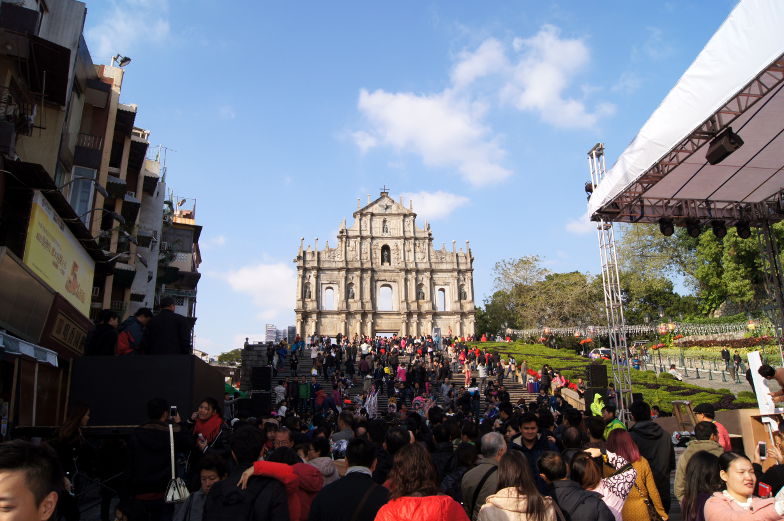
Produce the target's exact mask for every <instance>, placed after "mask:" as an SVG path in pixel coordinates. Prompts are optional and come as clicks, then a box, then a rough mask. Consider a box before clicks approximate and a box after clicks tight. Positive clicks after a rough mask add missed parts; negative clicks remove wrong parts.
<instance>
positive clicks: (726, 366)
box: [721, 346, 730, 371]
mask: <svg viewBox="0 0 784 521" xmlns="http://www.w3.org/2000/svg"><path fill="white" fill-rule="evenodd" d="M721 359H722V360H724V369H725V370H727V371H729V369H730V350H729V349H727V346H724V347H722V348H721Z"/></svg>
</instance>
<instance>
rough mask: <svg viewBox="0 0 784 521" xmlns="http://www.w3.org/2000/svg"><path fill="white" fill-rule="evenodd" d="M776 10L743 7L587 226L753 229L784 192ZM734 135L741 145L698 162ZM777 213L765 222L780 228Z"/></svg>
mask: <svg viewBox="0 0 784 521" xmlns="http://www.w3.org/2000/svg"><path fill="white" fill-rule="evenodd" d="M783 26H784V2H781V1H779V0H742V1H741V2H740V3H739V4H738V5H737V6H736V7H735V9H734V10H733V11H732V13H731V14H730V16H729V17H728V18H727V20H726V21H725V22H724V24H722V26H721V27H720V28H719V30H718V31H717V32H716V34H714V36H713V37H712V38H711V39H710V41H709V42H708V43H707V45H706V46H705V48H704V49H703V50H702V52H701V53H700V54H699V55H698V56H697V58H696V59H695V61H694V62H693V63H692V65H691V66H690V67H689V69H688V70H687V71H686V72H685V73H684V75H683V76H682V77H681V78H680V80H679V81H678V83H677V84H676V85H675V87H674V88H673V89H672V90H671V91H670V92H669V94H668V95H667V97H666V98H665V99H664V101H662V103H661V105H659V107H658V108H657V109H656V110H655V111H654V113H653V114H652V115H651V117H650V118H649V119H648V121H647V122H646V123H645V124H644V125H643V127H642V128H641V129H640V131H639V133H638V134H637V136H636V137H635V138H634V140H633V141H632V142H631V144H629V146H628V147H627V148H626V150H624V152H623V153H622V154H621V155H620V157H619V158H618V160H617V161H616V163H615V164H614V165H613V167H612V168H611V169H610V170H609V171H608V172H607V174H606V176H605V177H604V179H603V180H601V181H600V182H599V184H598V186H597V187H596V188H595V190H594V192H593V194H592V195H591V198H590V201H589V204H588V208H589V214H590V215H591V218H592V219H594V220H598V219H600V218H605V219H608V220H612V221H625V222H655V221H656V220H658V219H659V218H660V217H665V216H666V217H676V218H677V217H682V218H697V219H703V220H705V219H726V220H736V221H737V220H747V221H752V222H753V221H755V220H759V219H760V218H762V217H765V218H771V216H769V215H763V214H765V213H766V212H768V211H769V210H768V208H767V206H766V205H765V204H764V203H765V202H766V201H777V200H778V197H779V194H780V193H781V192H782V189H784V90H783V87H784V38H782V36H781V34H782V33H781V28H782V27H783ZM730 127H731V128H732V130H733V131H734V132H735V133H737V134H738V135H739V136H740V137H741V138H742V139H743V141H744V144H743V146H742V147H740V148H738V149H737V150H735V151H734V152H733V153H732V154H731V155H729V156H727V157H726V158H725V159H723V160H722V161H721V162H719V163H718V164H714V165H712V164H710V163H709V162H708V160H707V159H706V153H707V152H708V149H709V148H710V146H711V142H712V141H713V140H714V139H716V138H717V136H720V135H721V134H722V133H723V132H726V129H728V128H730ZM782 209H784V207H782V206H781V205H779V206H778V207H777V208H776V211H777V212H779V213H776V214H775V215H773V216H772V218H773V219H774V220H780V219H782V218H784V212H781V210H782Z"/></svg>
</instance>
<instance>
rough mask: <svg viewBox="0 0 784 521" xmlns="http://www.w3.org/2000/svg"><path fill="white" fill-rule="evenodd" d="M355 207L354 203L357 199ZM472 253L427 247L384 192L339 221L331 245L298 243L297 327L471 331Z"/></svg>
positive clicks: (427, 235)
mask: <svg viewBox="0 0 784 521" xmlns="http://www.w3.org/2000/svg"><path fill="white" fill-rule="evenodd" d="M358 206H359V205H358ZM473 260H474V258H473V256H472V255H471V249H470V246H469V243H468V241H466V248H465V251H463V249H462V248H460V249H459V250H458V249H456V246H455V241H452V248H451V250H447V248H446V246H442V247H441V249H438V250H437V249H434V248H433V233H432V232H431V230H430V225H429V224H427V223H425V225H424V227H423V228H419V227H418V226H417V222H416V213H414V211H413V209H411V208H410V207H409V208H406V207H405V206H403V204H402V201H401V203H398V202H396V201H394V200H393V199H392V198H390V197H389V193H388V192H387V191H383V192H381V195H380V197H378V198H377V199H376V200H375V201H372V202H371V203H369V204H368V205H366V206H365V207H363V208H358V209H357V211H356V212H354V223H353V224H352V226H351V227H350V228H346V221H345V220H344V221H343V223H342V224H341V226H340V230H339V231H338V236H337V245H336V246H335V247H330V245H329V241H327V243H326V245H325V248H324V249H323V250H321V251H319V249H318V239H317V240H316V243H315V249H311V247H310V246H308V247H307V248H305V247H304V239H302V240H301V241H300V246H299V251H298V253H297V257H296V259H294V262H295V263H296V264H297V299H296V308H295V313H296V329H297V333H299V334H301V335H303V336H307V335H312V334H314V333H316V334H319V335H328V336H335V335H337V334H338V333H342V334H343V335H348V336H349V337H353V336H354V334H356V333H359V334H360V335H370V336H375V335H376V334H380V333H397V334H398V335H414V336H418V335H431V334H434V331H435V330H436V328H438V329H440V332H441V336H446V335H447V334H449V333H451V334H453V335H460V336H467V335H471V334H473V333H474V316H475V308H474V282H473V273H474V270H473Z"/></svg>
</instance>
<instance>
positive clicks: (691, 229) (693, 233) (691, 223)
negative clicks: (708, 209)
mask: <svg viewBox="0 0 784 521" xmlns="http://www.w3.org/2000/svg"><path fill="white" fill-rule="evenodd" d="M686 231H687V232H688V234H689V237H693V238H695V239H696V238H697V237H699V236H700V234H701V233H702V226H700V221H698V220H696V219H688V220H687V221H686Z"/></svg>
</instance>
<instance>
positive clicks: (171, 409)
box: [169, 405, 177, 419]
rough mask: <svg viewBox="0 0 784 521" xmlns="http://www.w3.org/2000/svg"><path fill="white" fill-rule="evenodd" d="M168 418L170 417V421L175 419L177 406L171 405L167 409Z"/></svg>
mask: <svg viewBox="0 0 784 521" xmlns="http://www.w3.org/2000/svg"><path fill="white" fill-rule="evenodd" d="M169 416H171V417H172V419H173V418H176V417H177V406H176V405H172V406H171V407H169Z"/></svg>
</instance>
